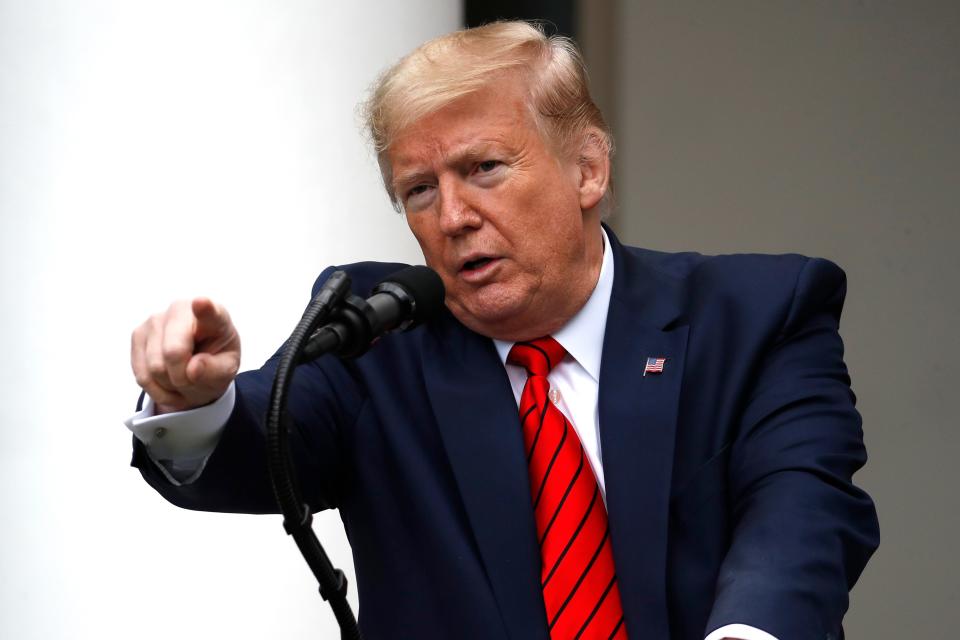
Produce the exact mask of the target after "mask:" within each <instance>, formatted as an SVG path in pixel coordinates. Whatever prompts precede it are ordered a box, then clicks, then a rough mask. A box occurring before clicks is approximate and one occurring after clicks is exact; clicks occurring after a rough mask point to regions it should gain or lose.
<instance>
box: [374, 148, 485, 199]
mask: <svg viewBox="0 0 960 640" xmlns="http://www.w3.org/2000/svg"><path fill="white" fill-rule="evenodd" d="M496 146H497V143H496V142H494V141H492V140H491V141H483V142H474V143H470V144H467V145H464V146H463V147H462V148H460V149H457V150H456V151H454V152H453V153H451V154H449V155H447V156H446V157H445V158H444V165H446V166H448V167H451V166H454V167H455V166H458V165H462V164H464V163H465V162H477V161H478V160H480V159H481V158H484V157H485V156H486V155H488V154H489V153H490V151H491V149H493V148H495V147H496ZM433 178H434V172H433V170H432V169H417V170H413V171H409V172H405V173H400V174H399V175H394V179H393V180H392V182H393V191H394V193H396V194H398V195H399V194H402V192H403V191H404V190H406V189H407V188H408V187H410V186H413V185H415V184H417V183H419V182H422V181H424V180H430V179H433Z"/></svg>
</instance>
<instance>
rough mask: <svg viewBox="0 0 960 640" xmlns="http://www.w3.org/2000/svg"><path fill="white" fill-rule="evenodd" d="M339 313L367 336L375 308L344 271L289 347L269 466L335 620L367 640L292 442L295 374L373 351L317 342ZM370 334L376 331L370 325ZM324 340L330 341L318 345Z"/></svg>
mask: <svg viewBox="0 0 960 640" xmlns="http://www.w3.org/2000/svg"><path fill="white" fill-rule="evenodd" d="M334 312H336V313H337V319H338V320H340V321H341V322H340V323H339V325H340V326H344V325H349V326H350V327H354V326H357V325H359V329H360V331H361V333H364V332H363V329H364V324H365V322H364V321H365V320H367V319H368V318H369V317H370V314H369V305H367V304H366V301H364V300H363V299H361V298H358V297H357V296H353V295H351V294H350V277H349V276H348V275H347V274H346V273H344V272H343V271H335V272H334V273H333V274H332V275H331V276H330V277H329V278H328V279H327V281H326V282H325V283H324V284H323V286H322V287H321V289H320V291H319V292H318V293H317V295H316V296H315V297H314V299H313V300H312V301H311V302H310V304H309V306H308V307H307V310H306V311H305V312H304V314H303V317H302V318H301V319H300V322H299V324H297V328H296V329H294V331H293V333H292V334H291V335H290V338H289V339H288V340H287V343H286V344H285V345H284V347H283V352H282V354H281V356H280V362H279V364H278V366H277V371H276V374H275V376H274V380H273V387H272V389H271V391H270V404H269V408H268V411H267V458H268V459H267V462H268V465H269V470H270V481H271V483H272V484H273V493H274V496H275V497H276V499H277V505H278V506H279V507H280V511H281V513H283V528H284V529H285V530H286V532H287V534H288V535H290V536H292V537H293V540H294V542H296V544H297V547H299V548H300V553H301V554H302V555H303V558H304V560H306V562H307V564H308V565H309V566H310V570H311V571H313V575H314V576H315V577H316V579H317V582H318V583H319V584H320V596H321V597H322V598H323V599H324V600H326V601H327V602H329V603H330V608H331V609H333V615H334V616H335V617H336V619H337V623H338V624H339V625H340V637H341V639H342V640H361V638H362V636H361V635H360V628H359V626H358V625H357V620H356V618H355V617H354V615H353V611H352V610H351V609H350V604H349V603H348V602H347V579H346V577H345V576H344V574H343V571H341V570H340V569H337V568H335V567H334V566H333V564H332V563H331V562H330V558H329V557H327V554H326V552H325V551H324V550H323V547H322V546H321V545H320V541H319V540H318V539H317V536H316V534H314V532H313V528H312V527H311V524H312V522H313V516H312V514H311V512H310V506H309V505H307V504H304V502H303V499H302V498H301V496H300V492H299V490H298V488H297V486H296V482H295V479H294V476H293V460H292V458H291V456H290V447H289V443H288V441H287V436H288V433H289V428H290V416H289V415H288V414H287V409H286V407H287V393H288V392H289V390H290V383H291V380H292V379H293V371H294V368H295V367H296V366H297V365H298V364H302V363H303V362H306V361H308V360H312V359H314V358H316V357H318V356H320V355H322V354H324V353H329V352H332V351H335V350H336V351H339V352H341V353H342V355H347V356H355V355H359V354H360V353H363V352H364V351H366V348H367V346H369V343H370V340H369V338H368V339H366V340H365V341H363V342H362V343H361V344H362V345H363V346H362V348H361V347H357V346H356V345H357V343H356V342H354V343H353V344H351V345H344V344H343V341H342V340H340V339H338V338H339V337H340V336H333V337H330V336H329V334H331V333H335V332H332V331H330V330H326V331H321V332H318V335H317V336H313V337H312V334H313V333H314V331H316V329H317V327H318V326H320V324H321V323H323V322H324V321H326V320H327V319H328V318H329V317H330V316H331V315H332V314H333V313H334ZM366 330H367V332H369V331H370V329H369V324H368V323H367V326H366ZM320 334H324V335H325V336H327V337H326V338H325V339H320V340H318V339H317V338H320ZM368 335H369V334H368ZM361 340H362V338H361ZM307 346H308V347H309V348H308V355H307V357H304V355H303V353H302V352H303V351H304V348H305V347H307Z"/></svg>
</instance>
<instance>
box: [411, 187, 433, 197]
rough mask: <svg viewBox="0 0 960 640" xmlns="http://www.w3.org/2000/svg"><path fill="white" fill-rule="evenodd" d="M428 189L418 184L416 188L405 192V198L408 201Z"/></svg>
mask: <svg viewBox="0 0 960 640" xmlns="http://www.w3.org/2000/svg"><path fill="white" fill-rule="evenodd" d="M429 188H430V187H429V185H425V184H418V185H417V186H415V187H413V188H412V189H410V190H409V191H407V198H408V199H409V198H412V197H413V196H418V195H420V194H421V193H424V192H426V190H427V189H429Z"/></svg>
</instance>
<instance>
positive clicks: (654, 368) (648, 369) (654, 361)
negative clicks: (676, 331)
mask: <svg viewBox="0 0 960 640" xmlns="http://www.w3.org/2000/svg"><path fill="white" fill-rule="evenodd" d="M666 362H667V359H666V358H660V357H657V358H647V364H646V365H645V366H644V367H643V377H647V374H648V373H649V374H652V375H660V374H661V373H663V365H664V364H665V363H666Z"/></svg>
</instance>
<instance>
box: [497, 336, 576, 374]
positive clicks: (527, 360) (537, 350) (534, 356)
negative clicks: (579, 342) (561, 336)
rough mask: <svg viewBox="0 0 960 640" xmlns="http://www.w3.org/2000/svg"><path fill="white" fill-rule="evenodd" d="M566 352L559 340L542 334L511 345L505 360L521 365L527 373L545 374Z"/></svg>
mask: <svg viewBox="0 0 960 640" xmlns="http://www.w3.org/2000/svg"><path fill="white" fill-rule="evenodd" d="M566 353H567V350H566V349H564V348H563V346H562V345H561V344H560V343H559V342H557V341H556V340H554V339H553V338H551V337H550V336H544V337H542V338H537V339H536V340H527V341H525V342H518V343H516V344H515V345H513V347H512V348H511V349H510V354H509V355H508V356H507V362H508V363H510V364H513V365H517V366H519V367H523V368H524V369H526V370H527V374H528V375H531V376H546V375H547V374H549V373H550V370H551V369H553V368H554V367H555V366H557V363H558V362H560V361H561V360H563V356H565V355H566Z"/></svg>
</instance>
